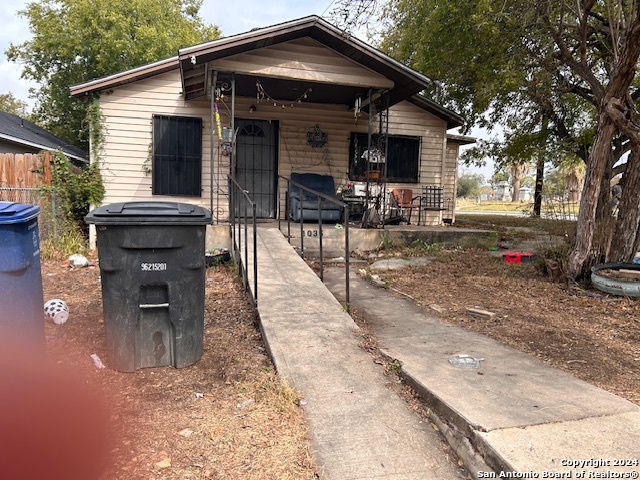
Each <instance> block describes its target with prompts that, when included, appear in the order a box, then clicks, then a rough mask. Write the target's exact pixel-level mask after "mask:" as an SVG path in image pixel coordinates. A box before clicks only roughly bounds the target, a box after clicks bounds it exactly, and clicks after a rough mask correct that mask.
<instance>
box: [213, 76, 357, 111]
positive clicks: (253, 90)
mask: <svg viewBox="0 0 640 480" xmlns="http://www.w3.org/2000/svg"><path fill="white" fill-rule="evenodd" d="M220 75H222V77H224V78H230V76H229V75H228V74H223V73H222V74H220ZM257 81H259V82H260V85H261V86H262V88H264V91H265V92H266V93H267V94H268V96H269V97H271V99H273V100H275V102H276V103H278V105H280V104H285V105H286V104H289V103H293V102H296V101H297V100H298V99H300V101H302V102H309V103H331V104H340V105H349V106H352V107H353V104H354V100H355V99H356V97H357V96H360V97H361V98H362V99H366V98H367V95H368V94H369V88H368V87H362V86H353V85H335V84H327V83H318V82H310V81H304V80H291V79H285V78H273V77H256V76H255V75H238V74H236V75H235V83H236V95H237V96H239V97H249V98H255V99H256V101H258V98H257V94H258V87H257V84H256V82H257ZM305 94H306V98H301V97H303V95H305ZM269 100H270V99H268V98H267V99H264V100H262V101H266V102H268V101H269Z"/></svg>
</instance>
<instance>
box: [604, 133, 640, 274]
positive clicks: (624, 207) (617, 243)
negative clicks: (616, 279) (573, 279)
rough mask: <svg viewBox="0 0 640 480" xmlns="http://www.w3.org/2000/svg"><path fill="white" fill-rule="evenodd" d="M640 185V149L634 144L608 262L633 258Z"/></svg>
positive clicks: (638, 224) (622, 183)
mask: <svg viewBox="0 0 640 480" xmlns="http://www.w3.org/2000/svg"><path fill="white" fill-rule="evenodd" d="M638 185H640V149H639V148H638V146H637V145H633V146H632V149H631V154H630V155H629V160H627V168H626V170H625V172H624V175H623V176H622V180H621V181H620V186H621V187H622V196H621V198H620V204H619V205H618V220H617V222H616V225H615V233H614V235H613V239H612V241H611V247H610V249H609V252H608V255H607V261H608V262H628V261H631V260H633V257H634V255H635V253H636V248H637V245H638V242H639V239H638V236H639V235H638V234H639V232H638V228H640V195H638V194H637V193H636V192H635V191H634V190H635V189H636V188H637V186H638Z"/></svg>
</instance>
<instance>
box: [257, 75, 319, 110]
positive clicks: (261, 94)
mask: <svg viewBox="0 0 640 480" xmlns="http://www.w3.org/2000/svg"><path fill="white" fill-rule="evenodd" d="M256 88H257V93H256V100H257V101H258V103H260V102H261V101H263V100H267V101H270V102H273V106H274V107H277V106H278V105H280V106H282V108H286V105H285V102H282V101H278V100H276V99H275V98H273V97H272V96H271V95H269V94H268V93H267V91H266V90H265V89H264V87H263V86H262V83H260V80H256ZM312 91H313V89H312V88H311V87H308V88H307V89H306V90H305V91H304V93H303V94H302V95H300V96H299V97H298V98H296V99H295V100H292V101H291V102H286V103H291V108H293V106H294V104H296V103H302V100H304V99H306V98H307V97H308V96H309V94H310V93H311V92H312Z"/></svg>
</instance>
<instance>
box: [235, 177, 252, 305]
mask: <svg viewBox="0 0 640 480" xmlns="http://www.w3.org/2000/svg"><path fill="white" fill-rule="evenodd" d="M228 178H229V229H230V234H231V245H232V251H233V258H234V260H235V262H236V265H237V266H238V274H239V275H240V277H241V278H242V280H243V283H244V289H245V292H248V293H249V294H250V297H251V289H250V288H249V272H248V269H247V264H248V263H249V242H248V239H249V233H248V224H249V222H247V218H248V215H247V208H250V209H251V224H252V226H253V296H252V297H251V299H252V301H253V306H254V308H257V307H258V242H257V228H256V227H257V222H256V204H255V202H254V201H253V200H252V199H251V195H250V192H249V191H247V190H245V189H244V188H242V187H241V186H240V184H239V183H238V182H237V181H236V179H235V178H233V177H231V176H229V177H228ZM240 212H241V213H240ZM242 225H244V229H242ZM236 227H237V228H236ZM236 230H237V231H236ZM243 233H244V251H243V248H242V247H243V245H242V238H243V235H242V234H243ZM243 254H244V258H243Z"/></svg>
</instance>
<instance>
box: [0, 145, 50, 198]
mask: <svg viewBox="0 0 640 480" xmlns="http://www.w3.org/2000/svg"><path fill="white" fill-rule="evenodd" d="M52 160H53V154H52V153H51V152H43V153H41V154H36V153H25V154H21V153H17V154H13V153H0V187H9V188H14V189H16V188H38V187H40V186H42V185H51V162H52Z"/></svg>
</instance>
